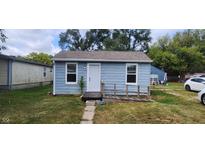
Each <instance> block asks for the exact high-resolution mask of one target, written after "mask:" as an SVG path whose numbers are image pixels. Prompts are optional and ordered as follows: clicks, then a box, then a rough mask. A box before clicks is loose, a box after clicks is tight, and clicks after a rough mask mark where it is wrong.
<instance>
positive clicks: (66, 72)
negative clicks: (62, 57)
mask: <svg viewBox="0 0 205 154" xmlns="http://www.w3.org/2000/svg"><path fill="white" fill-rule="evenodd" d="M68 64H75V65H76V82H67V74H68V71H67V66H68ZM77 83H78V63H65V84H77Z"/></svg>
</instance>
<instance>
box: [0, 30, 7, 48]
mask: <svg viewBox="0 0 205 154" xmlns="http://www.w3.org/2000/svg"><path fill="white" fill-rule="evenodd" d="M6 39H7V37H6V35H5V34H4V30H3V29H0V51H1V50H5V49H6V47H5V46H4V45H3V44H4V43H5V42H6Z"/></svg>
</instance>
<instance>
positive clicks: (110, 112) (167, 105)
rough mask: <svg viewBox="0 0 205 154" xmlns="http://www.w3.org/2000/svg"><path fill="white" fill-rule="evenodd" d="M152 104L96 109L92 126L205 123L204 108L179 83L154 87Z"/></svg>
mask: <svg viewBox="0 0 205 154" xmlns="http://www.w3.org/2000/svg"><path fill="white" fill-rule="evenodd" d="M152 89H153V90H152V99H153V100H154V102H148V103H145V102H137V103H108V104H106V105H101V106H100V105H99V106H97V111H96V115H95V119H94V122H95V123H114V124H116V123H126V124H130V123H131V124H132V123H157V124H158V123H168V124H169V123H205V106H204V105H202V104H200V102H199V101H198V100H197V99H196V96H197V93H194V92H188V91H185V90H184V89H183V84H181V83H169V84H168V85H167V86H153V87H152Z"/></svg>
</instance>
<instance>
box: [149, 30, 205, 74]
mask: <svg viewBox="0 0 205 154" xmlns="http://www.w3.org/2000/svg"><path fill="white" fill-rule="evenodd" d="M204 36H205V35H204V32H203V31H201V30H185V31H184V32H182V33H177V34H176V35H174V36H173V38H172V39H171V38H170V37H169V36H162V37H161V38H159V39H158V40H157V42H156V43H154V44H153V45H152V46H151V49H150V53H149V56H150V57H151V58H152V59H153V61H154V62H153V64H154V65H156V66H158V67H160V68H163V69H164V70H166V71H167V72H168V74H171V75H181V76H182V77H183V76H184V75H185V74H186V73H195V72H203V71H205V68H204V66H205V57H204V55H203V54H204V53H203V52H202V51H203V49H205V48H203V47H204V46H205V44H204V42H203V41H204V39H203V37H204ZM166 64H167V65H166Z"/></svg>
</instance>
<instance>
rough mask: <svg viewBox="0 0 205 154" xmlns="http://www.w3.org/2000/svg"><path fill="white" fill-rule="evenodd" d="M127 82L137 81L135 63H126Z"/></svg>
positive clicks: (133, 82) (134, 82)
mask: <svg viewBox="0 0 205 154" xmlns="http://www.w3.org/2000/svg"><path fill="white" fill-rule="evenodd" d="M126 71H127V72H126V73H127V78H126V80H127V81H126V82H127V84H136V83H137V65H136V64H127V67H126Z"/></svg>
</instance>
